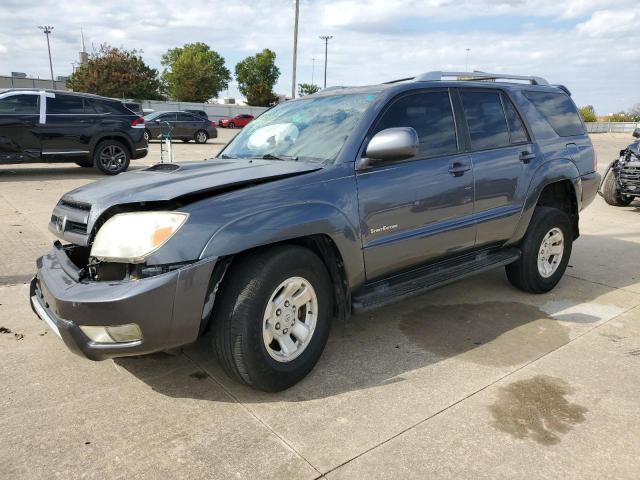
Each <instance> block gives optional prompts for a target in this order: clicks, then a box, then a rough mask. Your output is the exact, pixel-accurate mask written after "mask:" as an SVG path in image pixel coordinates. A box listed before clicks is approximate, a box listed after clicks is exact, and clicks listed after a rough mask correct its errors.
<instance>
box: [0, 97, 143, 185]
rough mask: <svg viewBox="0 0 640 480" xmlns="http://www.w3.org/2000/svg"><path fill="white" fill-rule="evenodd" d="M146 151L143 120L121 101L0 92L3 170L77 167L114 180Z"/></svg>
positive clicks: (0, 149) (0, 150)
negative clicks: (60, 164) (22, 166)
mask: <svg viewBox="0 0 640 480" xmlns="http://www.w3.org/2000/svg"><path fill="white" fill-rule="evenodd" d="M147 151H148V145H147V141H146V140H145V138H144V119H143V118H142V117H140V116H138V115H136V114H134V113H133V112H132V111H131V110H129V109H128V108H127V107H125V105H123V104H122V102H120V101H118V100H113V99H110V98H104V97H99V96H96V95H89V94H85V93H71V92H61V91H55V90H30V89H9V90H0V164H7V163H30V162H75V163H76V164H78V165H80V166H81V167H96V168H97V169H98V170H100V171H101V172H102V173H105V174H107V175H115V174H118V173H121V172H124V171H125V170H126V169H127V168H128V167H129V162H130V160H131V159H137V158H142V157H144V156H146V155H147Z"/></svg>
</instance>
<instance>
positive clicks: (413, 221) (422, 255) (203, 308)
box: [31, 72, 600, 391]
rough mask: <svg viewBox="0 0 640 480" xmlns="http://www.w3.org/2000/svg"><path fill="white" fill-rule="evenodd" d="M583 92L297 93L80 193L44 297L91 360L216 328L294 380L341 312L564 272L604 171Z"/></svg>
mask: <svg viewBox="0 0 640 480" xmlns="http://www.w3.org/2000/svg"><path fill="white" fill-rule="evenodd" d="M452 76H453V77H454V78H456V77H458V78H460V77H463V78H467V79H469V80H467V81H456V80H449V81H446V80H442V79H443V78H448V77H452ZM472 79H475V80H472ZM484 80H494V81H492V82H487V81H484ZM514 80H515V82H514ZM522 81H527V82H528V83H527V84H524V83H517V82H522ZM567 92H568V90H566V89H565V88H564V87H557V86H551V85H549V84H548V83H547V82H546V81H545V80H543V79H541V78H538V77H519V76H510V75H502V74H501V75H492V74H488V73H482V74H479V73H465V74H459V73H447V72H430V73H426V74H422V75H418V76H416V77H415V78H413V79H409V80H408V79H404V80H403V81H398V82H392V83H388V84H383V85H375V86H371V87H356V88H338V89H327V90H324V91H322V92H320V93H317V94H314V95H309V96H305V97H303V98H300V99H296V100H292V101H288V102H285V103H281V104H279V105H277V106H275V107H273V108H272V109H270V110H268V111H267V112H265V113H264V114H263V115H261V116H260V117H259V118H258V119H256V121H255V122H253V123H251V124H250V125H249V126H247V127H246V128H245V129H244V130H243V131H242V132H240V133H239V134H238V135H237V136H236V137H235V138H234V139H233V140H232V141H231V142H230V143H229V144H228V145H227V146H226V148H225V149H224V150H223V151H222V152H221V154H220V155H219V156H218V158H217V159H214V160H211V161H205V162H193V163H183V164H170V165H167V164H159V165H156V166H153V167H149V168H147V169H145V170H142V171H140V170H139V171H136V172H132V173H130V174H125V175H124V176H123V177H122V178H119V179H118V180H120V181H118V182H114V181H109V180H104V181H101V182H96V183H92V184H89V185H85V186H84V187H80V188H79V189H76V190H74V191H71V192H69V193H67V194H66V195H64V196H63V197H62V198H61V200H60V202H59V203H58V205H57V206H56V207H55V209H54V211H53V215H52V217H51V223H50V224H49V228H50V230H51V231H52V232H53V233H54V234H55V235H57V236H58V237H59V238H60V239H61V240H62V241H65V242H67V244H66V245H62V244H61V243H59V242H56V243H55V245H54V247H53V249H52V250H51V252H50V253H48V254H47V255H45V256H43V257H41V258H40V259H38V261H37V275H36V277H35V279H34V280H33V282H32V283H31V302H32V305H33V308H34V310H35V311H36V313H37V314H38V315H39V316H40V318H42V319H43V320H44V321H46V322H47V323H48V324H49V326H50V328H51V329H52V330H53V331H54V332H55V333H57V334H58V335H59V336H60V337H61V338H62V340H63V341H64V343H65V344H66V345H67V346H68V347H69V348H70V349H72V350H73V351H75V352H77V353H79V354H80V355H83V356H85V357H87V358H90V359H93V360H101V359H105V358H111V357H119V356H124V355H139V354H145V353H150V352H154V351H158V350H164V349H170V348H173V347H177V346H180V345H185V344H188V343H190V342H193V341H195V340H196V339H197V338H198V337H200V336H201V335H203V334H204V333H205V332H207V331H211V333H212V335H211V338H212V344H211V349H212V353H213V354H215V355H216V356H217V358H218V359H219V361H220V363H221V365H222V366H223V368H224V369H225V370H226V372H227V373H228V374H229V375H230V376H232V377H234V378H236V379H238V380H239V381H241V382H244V383H246V384H248V385H251V386H252V387H254V388H257V389H261V390H266V391H278V390H282V389H285V388H287V387H290V386H291V385H293V384H294V383H296V382H298V381H299V380H300V379H302V378H303V377H304V376H305V375H306V374H307V373H309V372H310V371H311V369H312V368H313V366H314V365H315V363H316V362H317V360H318V358H319V357H320V355H321V353H322V350H323V348H324V345H325V342H326V341H327V337H328V335H329V329H330V327H331V323H332V319H333V318H334V317H335V318H339V319H346V318H347V317H348V316H349V315H350V314H352V313H359V312H363V311H367V310H369V309H372V308H375V307H379V306H381V305H386V304H389V303H391V302H396V301H399V300H404V299H406V298H407V297H409V296H411V295H416V294H421V293H423V292H425V291H427V290H430V289H432V288H435V287H439V286H441V285H445V284H447V283H449V282H452V281H454V280H457V279H460V278H464V277H467V276H469V275H472V274H476V273H480V272H484V271H486V270H489V269H491V268H496V267H503V266H504V267H505V268H506V274H507V278H508V279H509V281H510V282H511V283H512V284H513V285H514V286H516V287H517V288H519V289H521V290H523V291H525V292H531V293H544V292H548V291H550V290H551V289H553V288H554V287H555V286H556V284H557V283H558V282H559V281H560V279H561V277H562V275H563V274H564V271H565V269H566V267H567V263H568V262H569V258H570V256H571V248H572V243H573V241H574V240H575V239H577V238H578V235H579V228H578V220H579V216H580V211H581V210H582V209H583V208H585V207H586V206H587V205H589V203H591V201H592V200H593V198H594V197H595V195H596V191H597V189H598V185H599V180H600V176H599V174H598V173H597V172H596V161H595V155H594V150H593V147H592V144H591V140H590V139H589V136H588V135H587V134H586V132H585V128H584V125H583V123H582V121H581V120H580V117H579V115H578V112H577V110H576V107H575V105H574V103H573V101H572V100H571V98H570V96H569V94H568V93H567ZM494 288H498V289H499V288H504V287H503V286H502V285H501V284H497V285H495V286H494Z"/></svg>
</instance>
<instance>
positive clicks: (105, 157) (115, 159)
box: [93, 140, 131, 175]
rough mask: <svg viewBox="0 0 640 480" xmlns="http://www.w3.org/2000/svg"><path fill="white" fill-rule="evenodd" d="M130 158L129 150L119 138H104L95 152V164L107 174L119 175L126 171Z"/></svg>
mask: <svg viewBox="0 0 640 480" xmlns="http://www.w3.org/2000/svg"><path fill="white" fill-rule="evenodd" d="M130 160H131V155H130V153H129V150H128V149H127V147H125V146H124V145H123V144H122V143H120V142H118V141H117V140H104V141H102V142H100V143H99V144H98V145H97V146H96V148H95V150H94V152H93V163H94V165H95V166H96V168H97V169H98V170H100V171H101V172H102V173H104V174H105V175H117V174H118V173H122V172H124V171H126V170H127V168H129V161H130Z"/></svg>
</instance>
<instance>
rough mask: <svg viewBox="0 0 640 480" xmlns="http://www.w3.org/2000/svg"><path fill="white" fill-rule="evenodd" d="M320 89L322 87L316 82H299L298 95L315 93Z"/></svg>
mask: <svg viewBox="0 0 640 480" xmlns="http://www.w3.org/2000/svg"><path fill="white" fill-rule="evenodd" d="M319 90H320V87H319V86H318V85H316V84H314V83H299V84H298V95H300V96H301V97H303V96H305V95H313V94H314V93H316V92H317V91H319Z"/></svg>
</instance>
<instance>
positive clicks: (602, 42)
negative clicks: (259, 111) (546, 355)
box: [0, 0, 640, 114]
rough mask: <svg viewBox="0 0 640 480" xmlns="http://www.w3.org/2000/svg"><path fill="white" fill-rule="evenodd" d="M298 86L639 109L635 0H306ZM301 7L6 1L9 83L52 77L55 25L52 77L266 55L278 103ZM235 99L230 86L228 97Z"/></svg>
mask: <svg viewBox="0 0 640 480" xmlns="http://www.w3.org/2000/svg"><path fill="white" fill-rule="evenodd" d="M300 3H301V5H300V33H299V47H298V82H310V81H311V77H312V64H313V61H312V59H313V58H315V59H316V62H315V72H314V77H315V78H314V81H315V83H318V84H321V83H322V73H323V55H324V45H323V42H322V41H321V40H319V39H318V35H333V37H334V38H333V39H332V40H331V41H330V42H329V69H328V80H327V83H328V85H363V84H371V83H377V82H381V81H385V80H391V79H394V78H401V77H406V76H411V75H414V74H416V73H420V72H424V71H429V70H461V69H464V68H465V63H466V49H467V48H470V49H471V51H470V52H469V68H470V69H478V70H484V71H490V72H494V71H496V72H508V73H516V74H534V75H539V76H543V77H545V78H547V79H548V80H549V81H550V82H552V83H562V84H565V85H567V86H568V87H569V88H570V89H571V90H572V91H573V94H574V99H575V100H576V102H577V103H578V104H579V105H584V104H593V105H594V106H595V107H596V110H597V111H598V113H602V114H605V113H609V112H613V111H618V110H622V109H628V108H629V107H631V106H632V105H633V104H635V103H638V102H640V1H638V0H615V1H611V0H493V1H492V0H421V1H419V0H415V1H413V0H397V1H393V0H369V1H366V2H365V1H352V0H326V1H319V0H318V1H313V0H301V2H300ZM293 5H294V2H293V0H251V1H249V0H245V1H236V0H224V1H204V0H179V1H178V0H163V1H161V2H141V1H131V0H127V1H120V0H107V1H104V0H103V1H100V2H97V1H92V2H90V1H82V0H55V1H49V0H0V74H2V75H8V74H9V73H10V72H12V71H18V72H26V73H28V74H29V75H34V76H38V75H39V76H40V77H48V75H49V70H48V60H47V50H46V43H45V38H44V35H43V34H42V32H41V31H40V30H38V29H37V25H43V24H48V25H53V26H54V27H55V28H54V32H53V34H52V36H51V49H52V55H53V69H54V74H55V75H68V74H69V73H70V72H71V68H72V65H71V62H73V61H76V60H77V58H78V54H77V52H78V51H79V49H80V28H83V30H84V32H85V39H86V44H87V49H88V50H89V51H91V49H92V45H93V48H97V46H98V45H100V44H101V43H103V42H107V43H109V44H111V45H113V46H118V47H120V46H124V47H125V48H127V49H133V48H135V49H138V50H141V51H142V56H143V58H144V59H145V61H146V62H147V63H148V64H149V65H151V66H152V67H154V68H158V69H160V68H161V66H160V56H161V55H162V53H163V52H165V51H166V50H167V49H169V48H172V47H176V46H180V45H182V44H184V43H189V42H196V41H201V42H205V43H207V44H208V45H210V46H211V48H213V49H215V50H217V51H218V52H219V53H220V54H221V55H222V56H223V57H224V58H225V59H226V61H227V67H228V68H229V69H230V70H231V71H232V72H233V70H234V66H235V64H236V63H237V62H238V61H239V60H241V59H242V58H244V57H246V56H248V55H252V54H254V53H256V52H257V51H259V50H261V49H263V48H270V49H272V50H274V51H275V52H276V54H277V60H276V61H277V64H278V66H279V67H280V71H281V77H280V80H279V82H278V85H277V86H276V91H277V92H278V93H289V92H290V90H291V83H290V82H291V65H292V60H291V56H292V43H293V41H292V37H293V33H292V32H293ZM236 92H237V90H236V89H235V87H233V86H232V87H231V94H232V95H234V94H235V93H236Z"/></svg>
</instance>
